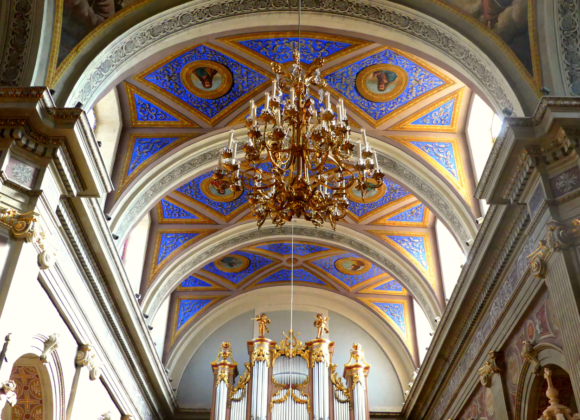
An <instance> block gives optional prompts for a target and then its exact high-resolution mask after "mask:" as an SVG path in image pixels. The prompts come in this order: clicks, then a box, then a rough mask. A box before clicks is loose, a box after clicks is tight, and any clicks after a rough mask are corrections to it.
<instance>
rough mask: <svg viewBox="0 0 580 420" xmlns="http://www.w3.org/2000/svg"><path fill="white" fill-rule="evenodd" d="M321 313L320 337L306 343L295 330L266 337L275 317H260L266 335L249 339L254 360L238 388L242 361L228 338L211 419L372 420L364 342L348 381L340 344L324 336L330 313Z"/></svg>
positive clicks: (354, 354)
mask: <svg viewBox="0 0 580 420" xmlns="http://www.w3.org/2000/svg"><path fill="white" fill-rule="evenodd" d="M316 318H317V321H316V322H315V324H314V325H315V326H316V327H318V337H317V338H316V339H314V340H312V341H309V342H307V343H305V344H303V343H302V341H300V340H298V339H297V337H296V336H297V335H300V333H297V334H296V333H295V332H294V331H292V330H290V331H289V332H288V334H285V333H284V336H285V339H284V340H282V341H280V343H276V342H275V341H272V340H270V339H268V338H265V337H264V332H268V330H267V328H265V325H266V323H269V320H268V318H267V317H266V314H262V315H261V316H260V317H258V318H256V320H257V321H258V322H259V323H260V329H259V331H260V334H259V335H260V336H259V337H258V338H255V339H253V340H251V341H248V352H249V354H250V363H247V364H246V365H245V366H246V371H245V372H244V375H242V377H240V379H239V381H238V383H237V385H236V386H235V387H234V381H235V378H236V376H237V373H238V369H237V363H236V362H234V360H233V358H232V357H231V355H232V353H231V350H230V345H229V343H227V342H224V343H222V347H221V348H220V351H219V354H218V358H217V359H216V360H215V361H214V362H212V369H213V371H214V387H215V391H214V401H213V404H212V414H211V420H369V409H368V403H367V377H368V372H369V369H370V365H369V364H368V363H367V362H366V361H365V358H364V351H363V349H362V346H361V345H360V344H354V345H353V349H352V350H351V352H350V353H351V357H350V360H349V362H348V363H346V364H345V365H344V374H343V376H344V379H345V382H343V381H342V378H339V377H338V374H337V372H336V367H337V366H336V365H335V364H332V355H333V353H334V343H333V342H331V341H330V340H327V339H324V338H322V332H323V331H326V332H328V330H327V329H326V328H325V325H326V322H327V321H328V318H327V317H326V318H325V317H322V315H318V316H317V317H316ZM351 413H352V414H351ZM351 416H352V418H351Z"/></svg>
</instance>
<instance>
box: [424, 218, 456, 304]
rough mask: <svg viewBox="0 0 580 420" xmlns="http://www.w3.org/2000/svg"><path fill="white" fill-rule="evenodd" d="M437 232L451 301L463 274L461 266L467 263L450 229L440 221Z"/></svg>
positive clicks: (445, 282)
mask: <svg viewBox="0 0 580 420" xmlns="http://www.w3.org/2000/svg"><path fill="white" fill-rule="evenodd" d="M435 232H436V234H437V245H438V249H439V261H440V262H441V275H442V276H443V289H444V291H445V299H449V297H450V296H451V294H452V293H453V289H455V285H456V284H457V280H458V279H459V275H460V274H461V265H462V264H463V263H464V262H465V254H464V253H463V251H462V250H461V248H460V247H459V245H458V244H457V241H456V240H455V238H454V237H453V235H452V234H451V232H450V231H449V229H447V227H446V226H445V225H444V224H443V223H442V222H441V221H440V220H439V219H437V221H436V222H435ZM421 312H423V311H421Z"/></svg>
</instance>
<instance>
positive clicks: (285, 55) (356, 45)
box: [220, 31, 372, 64]
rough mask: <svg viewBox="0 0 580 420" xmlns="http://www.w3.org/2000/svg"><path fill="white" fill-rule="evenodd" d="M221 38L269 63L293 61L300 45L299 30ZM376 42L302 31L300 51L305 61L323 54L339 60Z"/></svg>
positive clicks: (310, 60)
mask: <svg viewBox="0 0 580 420" xmlns="http://www.w3.org/2000/svg"><path fill="white" fill-rule="evenodd" d="M220 41H222V42H223V43H225V44H227V45H230V46H232V47H234V48H237V49H239V50H241V51H243V52H244V53H246V54H249V55H251V56H252V57H255V58H257V59H258V60H261V61H263V62H265V63H267V64H270V63H271V62H272V61H275V62H277V63H280V64H288V63H291V62H292V52H293V51H294V50H295V49H296V48H297V47H298V46H299V45H298V32H296V31H293V32H263V33H256V34H245V35H236V36H231V37H227V38H221V39H220ZM371 44H372V42H368V41H362V40H359V39H355V38H348V37H344V36H337V35H329V34H321V33H316V32H301V40H300V54H301V60H302V62H303V63H305V64H311V63H312V62H313V61H314V60H315V59H316V58H319V57H322V58H324V59H325V61H326V62H329V61H331V60H335V59H337V58H339V57H342V56H343V55H345V54H349V53H351V52H353V51H356V50H358V49H360V48H363V47H366V46H368V45H371Z"/></svg>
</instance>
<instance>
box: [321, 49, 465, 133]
mask: <svg viewBox="0 0 580 420" xmlns="http://www.w3.org/2000/svg"><path fill="white" fill-rule="evenodd" d="M385 50H389V51H392V52H394V53H396V54H398V55H400V56H401V57H404V58H406V59H407V60H409V61H411V62H412V63H414V64H416V65H417V66H419V67H421V68H423V69H424V70H427V71H428V72H430V73H431V74H433V75H434V76H436V77H438V78H439V79H441V81H443V84H442V85H441V86H438V87H436V88H434V89H431V90H430V91H428V92H425V93H424V94H422V95H420V96H418V97H416V98H414V99H412V100H410V101H409V102H407V103H406V104H404V105H402V106H400V107H398V108H396V109H394V110H393V111H391V112H389V113H388V114H387V115H385V116H384V117H382V118H380V119H379V120H375V119H373V118H371V117H370V116H369V115H368V114H367V113H366V112H365V111H364V110H363V109H361V108H359V107H358V105H356V104H355V103H353V102H351V101H350V99H348V98H347V97H346V96H344V95H342V94H341V93H340V92H338V91H337V90H336V89H334V88H333V87H332V86H330V85H328V86H327V89H328V90H329V91H330V92H332V93H333V94H334V96H336V97H338V98H342V99H343V100H344V102H345V104H347V105H348V106H349V108H350V109H352V110H353V111H354V112H355V113H356V114H357V115H358V116H359V117H361V118H363V119H364V120H365V121H366V122H367V123H369V124H370V125H371V126H372V127H373V128H378V127H380V126H381V125H383V124H384V123H385V122H387V121H388V120H390V119H391V118H393V117H395V116H396V115H399V114H400V113H402V112H403V111H406V110H407V109H409V108H410V107H412V106H414V105H415V104H417V103H418V102H419V101H423V100H425V99H427V98H430V97H431V96H433V95H435V94H437V93H439V92H441V91H443V90H445V89H447V88H449V87H451V86H453V85H455V81H454V80H453V79H452V78H451V77H449V76H447V75H446V74H445V73H444V72H443V71H442V70H438V69H436V68H435V67H434V66H433V65H431V64H428V63H427V62H426V61H423V60H421V59H420V58H418V57H415V56H414V55H412V54H409V53H406V52H404V51H402V50H399V49H397V48H391V47H385V46H382V47H378V48H375V49H372V50H370V51H368V52H366V53H363V54H360V55H358V56H356V57H354V58H351V59H350V60H347V61H345V62H341V63H338V64H337V65H335V66H334V67H331V68H330V69H328V70H325V71H324V72H322V77H323V78H324V77H326V76H328V75H329V74H331V73H334V72H335V71H337V70H340V69H343V68H345V67H348V66H349V65H351V64H353V63H356V62H357V61H360V60H362V59H364V58H366V57H370V56H371V55H374V54H377V53H379V52H382V51H385ZM385 64H388V63H385ZM361 71H362V70H361Z"/></svg>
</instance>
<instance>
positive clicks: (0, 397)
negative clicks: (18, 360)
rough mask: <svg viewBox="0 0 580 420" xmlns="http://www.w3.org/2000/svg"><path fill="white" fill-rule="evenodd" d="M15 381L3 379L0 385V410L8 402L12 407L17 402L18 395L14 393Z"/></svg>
mask: <svg viewBox="0 0 580 420" xmlns="http://www.w3.org/2000/svg"><path fill="white" fill-rule="evenodd" d="M16 388H17V385H16V382H14V381H5V382H2V384H1V385H0V410H2V409H3V408H4V407H5V406H6V404H10V405H11V406H12V407H14V406H15V405H16V403H17V402H18V397H17V395H16V392H15V391H16Z"/></svg>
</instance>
